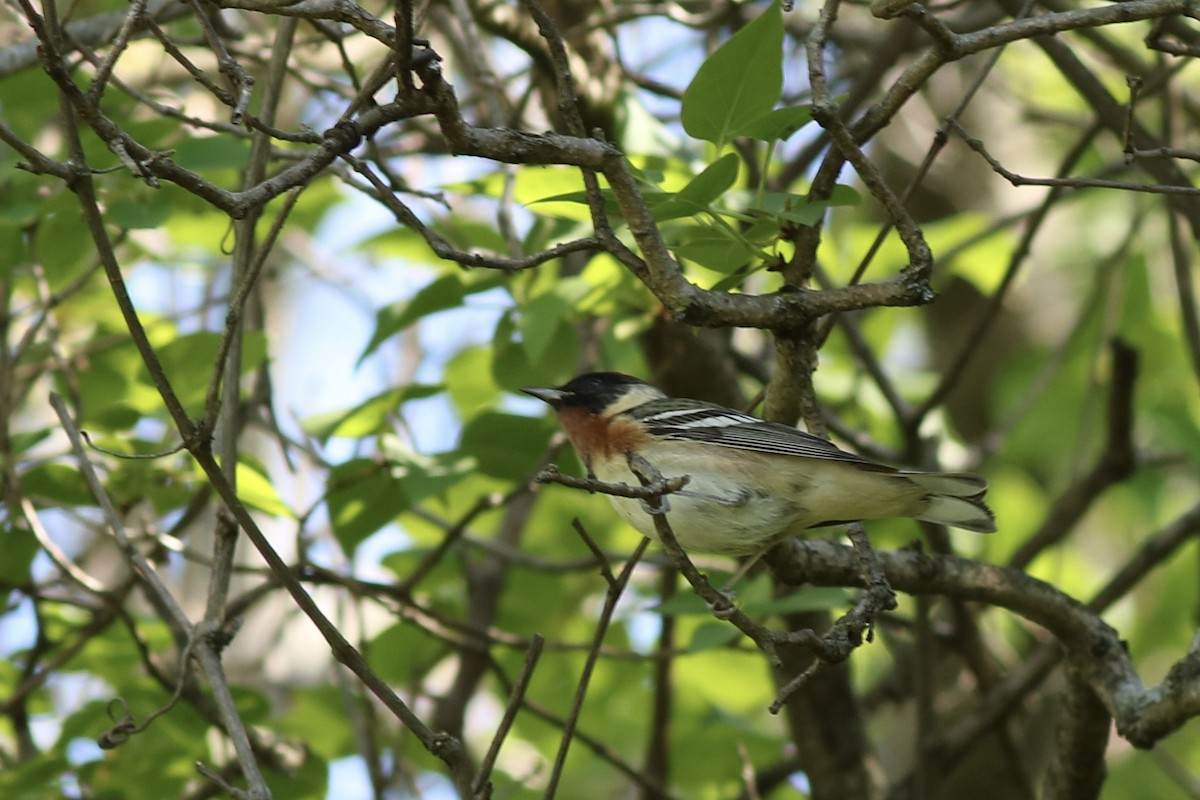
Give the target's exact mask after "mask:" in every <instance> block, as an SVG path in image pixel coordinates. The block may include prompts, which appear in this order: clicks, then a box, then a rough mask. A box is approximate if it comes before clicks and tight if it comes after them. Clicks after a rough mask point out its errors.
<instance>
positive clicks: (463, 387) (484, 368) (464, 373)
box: [444, 345, 501, 419]
mask: <svg viewBox="0 0 1200 800" xmlns="http://www.w3.org/2000/svg"><path fill="white" fill-rule="evenodd" d="M444 377H445V380H446V392H447V394H449V396H450V400H451V402H453V403H454V408H455V410H456V411H458V416H459V419H470V418H471V417H473V416H474V415H475V414H476V413H477V412H479V411H480V410H482V409H483V408H485V407H486V406H490V405H493V404H494V403H495V402H496V401H497V400H498V399H499V398H500V391H501V390H500V387H499V386H497V385H496V381H495V380H493V379H492V348H490V347H487V346H485V345H478V346H474V347H467V348H464V349H463V350H461V351H460V352H459V353H457V354H456V355H455V356H454V357H453V358H451V359H450V362H449V363H448V364H446V371H445V374H444Z"/></svg>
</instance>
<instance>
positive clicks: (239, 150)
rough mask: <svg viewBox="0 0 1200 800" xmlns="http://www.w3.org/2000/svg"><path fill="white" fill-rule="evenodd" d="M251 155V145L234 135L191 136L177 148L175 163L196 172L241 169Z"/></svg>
mask: <svg viewBox="0 0 1200 800" xmlns="http://www.w3.org/2000/svg"><path fill="white" fill-rule="evenodd" d="M249 157H250V145H249V144H248V143H247V142H245V141H243V140H241V139H235V138H234V137H232V136H189V137H187V138H185V139H184V140H183V141H182V142H180V143H179V145H178V146H177V147H176V148H175V163H176V164H178V165H179V166H181V167H184V168H185V169H190V170H192V171H194V172H198V171H200V170H214V169H240V168H241V167H243V166H245V164H246V159H247V158H249Z"/></svg>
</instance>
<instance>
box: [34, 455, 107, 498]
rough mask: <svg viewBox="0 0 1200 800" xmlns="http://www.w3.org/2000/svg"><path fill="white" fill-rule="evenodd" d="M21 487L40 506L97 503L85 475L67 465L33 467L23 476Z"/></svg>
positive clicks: (50, 464)
mask: <svg viewBox="0 0 1200 800" xmlns="http://www.w3.org/2000/svg"><path fill="white" fill-rule="evenodd" d="M21 486H22V487H23V488H24V489H25V492H26V494H28V495H30V496H31V497H33V498H34V499H35V501H36V503H37V505H39V506H46V505H50V506H57V505H62V506H90V505H94V504H95V502H96V501H95V498H93V497H92V493H91V491H90V490H89V489H88V486H87V482H86V481H84V479H83V475H81V474H80V473H79V470H77V469H75V468H74V467H68V466H67V465H66V464H55V463H45V464H39V465H38V466H36V467H32V468H31V469H29V470H27V471H26V472H24V473H23V474H22V475H21Z"/></svg>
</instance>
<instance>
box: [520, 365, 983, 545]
mask: <svg viewBox="0 0 1200 800" xmlns="http://www.w3.org/2000/svg"><path fill="white" fill-rule="evenodd" d="M522 391H524V392H525V393H527V394H530V395H533V396H534V397H536V398H538V399H539V400H544V401H545V402H547V403H549V404H550V406H551V407H553V408H554V410H555V411H557V412H558V418H559V421H560V423H561V424H562V428H563V431H564V432H565V433H566V434H567V437H568V438H569V439H570V440H571V443H572V444H573V445H574V446H575V450H576V452H578V454H579V457H580V459H581V460H582V461H583V464H584V467H585V468H586V469H587V470H588V473H589V474H590V475H594V476H595V477H596V478H597V479H598V480H600V481H604V482H606V483H625V484H630V485H633V486H637V485H638V479H637V478H636V477H635V475H634V474H633V472H632V471H631V469H630V467H629V464H628V454H630V453H636V454H637V455H639V456H641V457H642V458H644V459H646V461H647V462H649V463H650V464H651V465H652V466H654V467H655V468H656V469H657V470H658V471H659V472H661V473H662V475H663V476H664V477H666V478H673V477H677V476H681V475H687V476H690V480H689V481H688V482H687V484H686V485H685V486H684V487H683V488H682V489H680V490H679V491H678V492H675V493H673V494H671V495H670V499H669V502H670V506H669V508H670V510H669V512H668V514H667V520H668V521H669V522H670V524H671V529H672V531H673V532H674V533H675V537H676V539H677V540H678V542H679V545H680V547H682V548H683V549H684V550H688V551H696V552H705V553H722V554H728V555H751V554H757V553H760V552H762V551H763V550H764V549H765V548H767V547H768V546H770V545H772V544H774V543H775V542H777V541H780V540H781V539H783V538H784V537H785V536H790V535H796V534H800V533H801V532H802V531H804V530H805V529H807V528H812V527H817V526H821V525H831V524H835V523H839V522H853V521H859V520H872V519H881V518H884V517H913V518H916V519H920V520H926V521H928V522H936V523H940V524H942V525H949V526H951V527H955V528H965V529H967V530H971V531H979V532H981V533H991V532H992V531H995V530H996V522H995V517H994V516H993V514H992V512H991V510H990V509H989V508H988V507H987V506H986V505H984V502H983V495H984V492H986V491H987V482H986V481H985V480H984V479H983V478H981V477H979V476H978V475H971V474H968V473H963V472H915V471H908V470H898V469H894V468H892V467H889V466H885V465H883V464H879V463H876V462H874V461H870V460H868V459H866V458H863V457H861V456H858V455H855V454H853V453H848V452H846V451H845V450H842V449H840V448H838V447H837V445H835V444H833V443H832V442H830V441H827V440H825V439H822V438H820V437H818V436H813V435H812V434H809V433H805V432H804V431H801V430H799V429H797V428H793V427H790V426H788V425H782V424H779V423H776V422H766V421H764V420H761V419H758V418H757V417H752V416H749V415H747V414H743V413H742V412H740V411H734V410H733V409H730V408H725V407H723V406H719V405H715V404H713V403H704V402H701V401H699V400H684V399H675V398H669V397H667V396H666V395H665V394H663V393H662V392H661V391H660V390H658V389H657V388H655V387H653V386H651V385H650V384H648V383H646V382H645V381H642V380H639V379H637V378H634V377H632V376H630V375H623V374H621V373H618V372H593V373H588V374H586V375H580V376H579V377H577V378H574V379H573V380H571V381H569V382H567V383H565V384H563V385H562V386H559V387H557V388H553V389H537V388H528V389H523V390H522ZM610 499H611V500H612V502H613V505H614V506H616V509H617V512H618V513H619V514H620V515H621V516H622V517H624V518H625V520H626V521H627V522H629V524H630V525H632V526H633V527H634V528H636V529H637V530H638V531H640V532H641V533H642V534H644V535H645V536H649V537H650V538H652V539H654V538H657V537H656V534H655V528H654V521H653V519H651V517H650V515H649V514H647V513H646V511H645V509H644V508H643V505H642V502H641V501H639V500H636V499H631V498H627V497H616V496H612V495H610Z"/></svg>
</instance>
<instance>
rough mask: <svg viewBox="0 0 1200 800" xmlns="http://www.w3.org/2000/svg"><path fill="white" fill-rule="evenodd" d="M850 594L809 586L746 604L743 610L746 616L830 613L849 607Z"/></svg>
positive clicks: (838, 590) (828, 587)
mask: <svg viewBox="0 0 1200 800" xmlns="http://www.w3.org/2000/svg"><path fill="white" fill-rule="evenodd" d="M850 603H851V599H850V594H849V593H848V592H847V591H846V590H845V589H842V588H839V587H836V586H809V587H807V588H804V589H800V590H798V591H794V592H789V593H788V594H786V595H784V596H782V597H772V598H770V599H768V600H760V601H757V602H747V603H746V604H745V605H744V606H743V610H744V611H745V612H746V613H748V614H788V613H794V612H800V611H830V610H833V609H836V608H845V607H846V606H847V605H850Z"/></svg>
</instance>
